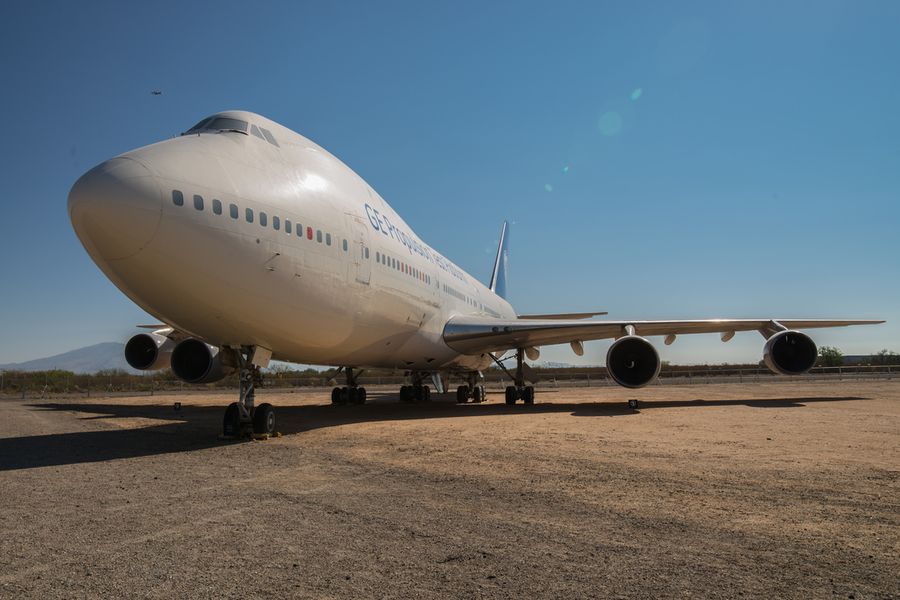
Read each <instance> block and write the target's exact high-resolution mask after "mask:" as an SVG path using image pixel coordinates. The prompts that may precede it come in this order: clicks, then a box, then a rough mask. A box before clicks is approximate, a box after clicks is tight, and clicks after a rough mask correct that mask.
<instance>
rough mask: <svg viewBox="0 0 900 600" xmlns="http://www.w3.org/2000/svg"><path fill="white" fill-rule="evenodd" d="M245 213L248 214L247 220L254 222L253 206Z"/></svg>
mask: <svg viewBox="0 0 900 600" xmlns="http://www.w3.org/2000/svg"><path fill="white" fill-rule="evenodd" d="M245 215H246V217H247V222H248V223H252V222H253V209H252V208H248V209H247V212H246V213H245Z"/></svg>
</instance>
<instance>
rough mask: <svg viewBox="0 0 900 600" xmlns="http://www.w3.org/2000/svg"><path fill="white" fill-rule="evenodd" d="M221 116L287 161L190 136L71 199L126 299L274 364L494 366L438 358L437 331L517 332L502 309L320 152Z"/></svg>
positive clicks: (261, 149)
mask: <svg viewBox="0 0 900 600" xmlns="http://www.w3.org/2000/svg"><path fill="white" fill-rule="evenodd" d="M219 114H220V115H223V116H230V117H234V118H238V119H242V120H246V121H248V122H250V123H251V124H255V125H257V126H262V127H265V128H267V129H269V130H270V131H271V132H272V133H273V134H274V136H275V138H276V139H277V141H278V144H279V146H280V147H276V146H274V145H273V144H270V143H268V142H266V141H265V140H263V139H260V138H258V137H256V136H253V135H244V134H242V133H237V132H218V133H212V132H210V133H200V134H191V135H184V136H181V137H178V138H174V139H170V140H166V141H163V142H159V143H157V144H153V145H150V146H146V147H143V148H139V149H137V150H133V151H131V152H127V153H125V154H123V155H121V157H117V158H115V159H112V160H111V161H108V162H107V163H104V164H103V165H99V166H98V167H96V168H95V169H93V170H91V171H89V172H88V173H86V174H85V175H84V176H83V177H82V179H80V180H79V181H78V182H77V183H76V184H75V186H73V189H72V192H71V194H70V198H69V212H70V215H71V218H72V222H73V225H74V227H75V229H76V232H77V233H78V236H79V238H80V239H81V241H82V243H83V244H84V245H85V248H86V249H87V250H88V252H89V253H90V255H91V257H92V258H93V260H94V261H95V262H96V263H97V265H98V266H99V267H100V268H101V269H102V270H103V272H104V273H105V274H106V275H107V276H108V277H109V278H110V279H111V280H112V281H113V282H114V283H115V285H116V286H118V287H119V289H121V290H122V291H123V292H124V293H125V294H126V295H127V296H128V297H129V298H130V299H131V300H133V301H134V302H135V303H136V304H137V305H139V306H140V307H141V308H143V309H144V310H145V311H147V312H148V313H150V314H151V315H153V316H155V317H157V318H158V319H160V320H161V321H164V322H165V323H167V324H169V325H172V326H174V327H176V328H177V329H180V330H182V331H184V332H187V333H189V334H191V335H194V336H196V337H198V338H201V339H203V340H205V341H206V342H208V343H210V344H213V345H219V346H222V345H227V346H233V347H237V346H242V345H258V346H262V347H265V348H268V349H270V350H271V351H272V354H273V357H274V358H276V359H280V360H287V361H293V362H299V363H309V364H322V365H345V366H356V367H362V366H370V367H389V368H404V369H418V370H435V369H439V368H460V369H479V368H484V367H486V366H487V365H488V364H489V363H490V358H489V357H488V356H486V355H480V356H466V355H460V354H458V353H457V352H454V351H453V350H452V349H450V348H449V347H447V345H446V344H445V343H444V342H443V339H442V332H443V328H444V325H445V323H447V321H448V320H449V319H450V318H451V317H454V316H457V315H484V316H495V317H503V318H514V317H515V311H514V310H513V308H512V307H511V306H510V304H509V303H508V302H506V301H505V300H504V299H503V298H500V297H498V296H497V295H496V294H494V293H493V292H492V291H491V290H490V289H488V288H487V287H486V286H485V285H483V284H481V283H480V282H479V281H478V280H476V279H475V278H474V277H472V276H470V275H469V274H467V273H465V272H464V271H463V270H462V269H460V268H459V267H457V266H455V265H454V264H453V263H452V262H450V261H449V260H447V259H446V258H444V257H443V256H441V255H440V254H439V253H438V252H436V251H435V250H434V249H432V248H431V247H429V246H428V245H427V244H425V243H424V242H423V241H422V240H421V239H420V238H419V237H418V236H416V235H415V233H414V232H413V230H412V228H410V227H409V225H407V224H406V222H405V221H404V220H403V219H402V218H401V217H400V216H399V215H398V214H397V213H396V212H395V211H394V210H393V209H392V208H391V207H390V205H388V203H387V202H385V201H384V200H383V199H382V198H381V197H380V196H379V195H378V194H377V193H376V192H375V191H374V190H373V189H372V188H371V187H370V186H369V185H368V184H366V182H365V181H363V179H362V178H360V177H359V176H358V175H357V174H356V173H354V172H353V171H352V170H351V169H350V168H349V167H347V166H346V165H345V164H344V163H342V162H341V161H340V160H338V159H337V158H335V157H334V156H332V155H331V154H329V153H328V152H327V151H325V150H324V149H323V148H321V147H319V146H318V145H316V144H315V143H313V142H312V141H310V140H308V139H306V138H304V137H303V136H301V135H299V134H297V133H295V132H293V131H291V130H289V129H287V128H285V127H283V126H281V125H278V124H277V123H274V122H272V121H270V120H268V119H265V118H264V117H260V116H259V115H255V114H253V113H246V112H239V111H232V112H227V113H219ZM173 190H178V191H180V192H181V193H182V194H183V197H184V203H183V205H182V206H177V205H176V204H175V203H174V202H173V196H172V193H173ZM195 195H197V196H200V197H202V199H203V208H202V210H198V209H197V208H195V205H194V196H195ZM125 196H128V197H125ZM154 196H156V197H154ZM214 199H215V200H218V201H220V202H221V204H222V210H221V214H215V213H214V211H213V201H214ZM232 204H233V205H235V206H237V209H238V216H237V218H236V219H235V218H232V216H231V214H230V212H231V205H232ZM247 209H251V210H252V211H253V222H252V223H249V222H247V219H246V211H247ZM262 213H265V214H266V216H267V222H266V224H265V226H263V225H261V224H260V216H261V214H262ZM275 217H277V218H278V219H279V221H280V229H279V230H277V231H276V230H275V229H274V227H273V218H275ZM286 220H289V221H290V222H291V233H287V232H286V230H285V221H286ZM298 225H299V226H301V227H302V228H303V231H302V233H303V235H302V236H298V235H297V233H296V228H297V226H298ZM307 228H311V230H312V236H313V239H309V238H308V236H307ZM132 230H133V234H132ZM318 232H321V236H322V241H321V242H319V241H317V236H318V235H319V233H318ZM327 235H330V238H331V244H330V245H327V244H326V241H325V240H326V236H327ZM345 240H346V243H347V249H346V250H344V241H345ZM382 256H385V257H387V259H388V262H389V263H390V264H389V265H388V264H384V261H383V260H378V258H379V257H382ZM394 261H397V262H398V264H402V265H404V267H403V270H401V269H398V268H396V267H395V266H394ZM407 269H415V271H416V272H417V273H418V274H417V275H415V276H414V275H412V274H409V273H408V272H407Z"/></svg>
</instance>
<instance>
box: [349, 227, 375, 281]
mask: <svg viewBox="0 0 900 600" xmlns="http://www.w3.org/2000/svg"><path fill="white" fill-rule="evenodd" d="M350 223H351V227H352V228H353V263H354V268H355V270H356V281H357V282H359V283H365V284H366V285H368V284H369V279H371V277H372V259H371V251H370V250H369V231H368V230H367V229H366V225H365V223H361V222H359V221H357V220H356V219H351V220H350Z"/></svg>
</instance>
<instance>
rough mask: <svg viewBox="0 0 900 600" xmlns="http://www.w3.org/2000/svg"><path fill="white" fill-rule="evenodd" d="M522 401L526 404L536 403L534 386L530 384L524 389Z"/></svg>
mask: <svg viewBox="0 0 900 600" xmlns="http://www.w3.org/2000/svg"><path fill="white" fill-rule="evenodd" d="M522 401H523V402H524V403H525V404H534V386H530V385H529V386H528V387H526V388H524V389H523V390H522Z"/></svg>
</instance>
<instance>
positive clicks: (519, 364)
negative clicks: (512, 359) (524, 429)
mask: <svg viewBox="0 0 900 600" xmlns="http://www.w3.org/2000/svg"><path fill="white" fill-rule="evenodd" d="M524 355H525V350H524V349H523V348H518V349H517V350H516V372H515V374H512V373H510V372H509V371H508V370H507V369H506V367H504V366H503V363H501V362H500V361H499V360H497V359H496V358H495V359H494V362H496V363H497V364H498V365H499V366H500V368H501V369H503V370H504V371H506V374H507V375H509V377H510V379H512V380H513V383H515V385H510V386H507V388H506V403H507V404H510V405H512V404H515V403H516V401H517V400H521V401H522V402H523V403H524V404H534V386H532V385H525V366H524V364H525V363H524V358H523V357H524Z"/></svg>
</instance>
